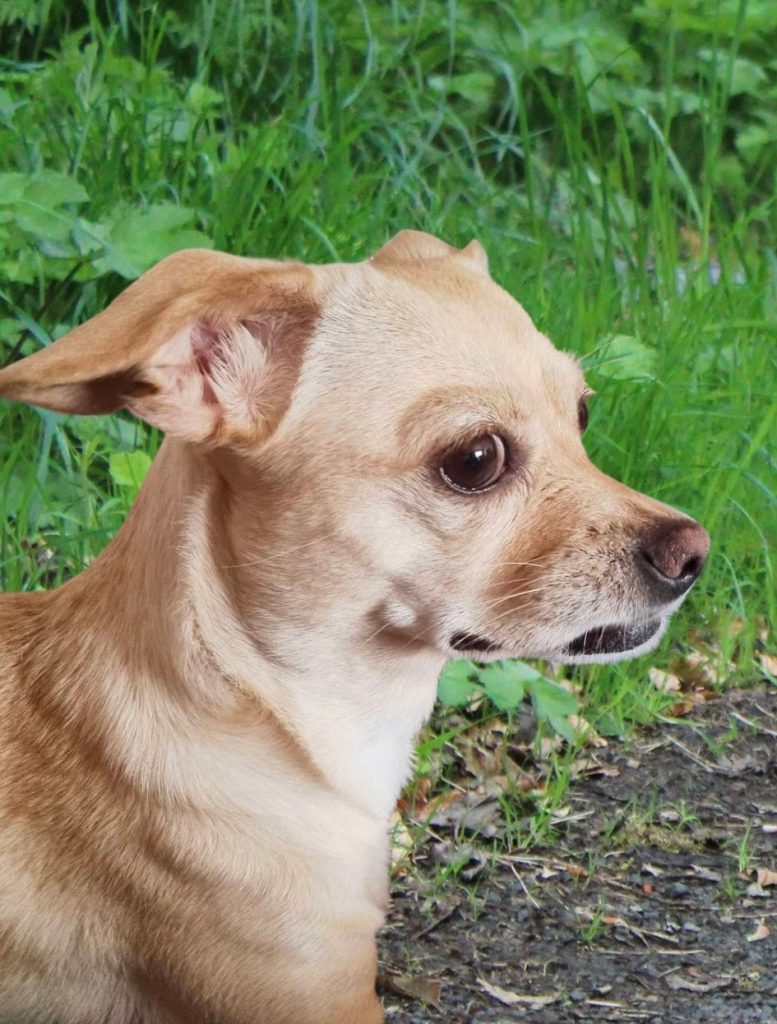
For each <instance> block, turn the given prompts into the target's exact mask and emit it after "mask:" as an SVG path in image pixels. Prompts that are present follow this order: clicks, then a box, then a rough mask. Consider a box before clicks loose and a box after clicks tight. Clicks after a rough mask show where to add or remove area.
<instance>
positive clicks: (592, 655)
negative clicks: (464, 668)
mask: <svg viewBox="0 0 777 1024" xmlns="http://www.w3.org/2000/svg"><path fill="white" fill-rule="evenodd" d="M665 621H666V620H665V619H663V618H655V619H647V620H645V621H643V622H637V623H631V624H629V625H627V624H624V623H612V624H611V625H607V626H596V627H595V628H593V629H588V630H586V632H585V633H581V634H580V635H579V636H576V637H575V638H574V640H570V642H569V643H568V644H566V645H565V646H563V647H561V648H560V649H557V650H556V651H555V652H554V653H531V654H529V653H528V652H527V653H525V654H524V655H521V654H520V653H511V649H510V647H509V645H508V646H507V647H505V645H504V643H503V642H501V641H498V640H493V639H491V638H489V637H485V636H482V635H481V634H478V633H465V632H459V633H454V634H453V635H452V636H451V637H450V639H449V640H448V646H449V647H450V649H451V650H452V651H456V652H457V653H458V654H461V655H463V656H464V657H469V658H475V660H478V659H479V658H483V659H484V660H490V657H494V656H497V657H498V656H500V655H499V654H498V652H500V651H501V652H503V653H502V654H501V656H502V657H522V656H523V657H544V658H546V659H548V660H550V661H559V662H563V661H568V662H570V663H575V662H577V663H580V662H587V661H620V660H621V659H622V658H628V657H634V656H636V655H638V654H641V653H643V651H644V650H649V649H650V648H652V647H653V646H655V641H657V640H658V638H659V637H660V635H661V633H662V632H663V628H664V625H665ZM489 656H490V657H489Z"/></svg>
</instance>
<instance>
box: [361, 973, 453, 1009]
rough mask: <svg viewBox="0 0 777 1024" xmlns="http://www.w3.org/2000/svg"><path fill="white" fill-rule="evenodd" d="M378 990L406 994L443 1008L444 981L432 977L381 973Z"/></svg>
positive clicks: (399, 994)
mask: <svg viewBox="0 0 777 1024" xmlns="http://www.w3.org/2000/svg"><path fill="white" fill-rule="evenodd" d="M377 987H378V991H379V992H381V993H383V994H385V995H393V996H404V998H405V999H414V1000H415V1001H416V1002H419V1003H427V1004H428V1005H429V1006H433V1007H434V1008H435V1009H436V1010H440V1009H442V1007H441V1005H440V997H441V996H442V982H441V981H437V980H435V979H432V978H420V977H415V976H414V975H412V974H398V975H394V974H380V975H378V982H377Z"/></svg>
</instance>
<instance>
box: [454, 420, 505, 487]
mask: <svg viewBox="0 0 777 1024" xmlns="http://www.w3.org/2000/svg"><path fill="white" fill-rule="evenodd" d="M506 464H507V451H506V448H505V443H504V441H503V440H502V438H501V437H499V435H498V434H483V435H482V437H476V438H475V439H474V440H472V441H469V442H467V444H464V445H462V446H461V447H460V448H454V449H453V450H452V451H449V452H448V454H447V455H446V456H445V458H444V459H443V460H442V463H441V465H440V474H441V475H442V478H443V480H444V481H445V483H446V484H447V485H448V486H449V487H452V488H453V490H454V491H484V490H486V488H487V487H492V486H493V485H494V484H495V483H496V482H497V480H498V479H499V478H500V477H501V476H502V474H503V473H504V471H505V467H506Z"/></svg>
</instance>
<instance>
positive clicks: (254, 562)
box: [219, 530, 339, 569]
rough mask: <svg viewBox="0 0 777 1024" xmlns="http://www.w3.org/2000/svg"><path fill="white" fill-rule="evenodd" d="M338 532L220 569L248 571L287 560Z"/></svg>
mask: <svg viewBox="0 0 777 1024" xmlns="http://www.w3.org/2000/svg"><path fill="white" fill-rule="evenodd" d="M338 532H339V531H337V530H332V532H331V533H327V534H324V535H323V537H315V538H314V539H313V540H309V541H306V542H305V543H304V544H298V545H296V546H295V547H291V548H285V549H284V550H283V551H273V552H272V554H270V555H265V556H263V557H262V558H255V559H250V560H249V561H247V562H235V563H234V564H230V563H226V564H223V565H220V566H219V568H220V569H249V568H253V567H256V566H260V565H265V564H267V563H272V562H277V561H280V560H281V559H283V558H288V556H289V555H294V554H296V553H297V552H299V551H304V550H305V549H306V548H311V547H314V546H315V545H316V544H323V543H325V542H326V541H328V540H332V538H333V537H336V536H337V534H338Z"/></svg>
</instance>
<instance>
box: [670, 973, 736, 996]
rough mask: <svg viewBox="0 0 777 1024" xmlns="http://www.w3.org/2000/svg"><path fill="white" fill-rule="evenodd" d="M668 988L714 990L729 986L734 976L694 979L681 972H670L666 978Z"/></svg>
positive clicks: (685, 990) (677, 990) (676, 990)
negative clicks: (706, 979) (685, 976)
mask: <svg viewBox="0 0 777 1024" xmlns="http://www.w3.org/2000/svg"><path fill="white" fill-rule="evenodd" d="M665 981H666V984H667V987H668V988H671V989H673V990H674V991H675V992H714V991H715V990H716V989H719V988H728V986H729V985H730V984H731V982H732V981H733V979H732V978H710V979H709V980H708V981H692V980H691V979H690V978H683V977H682V975H680V974H669V975H667V977H666V978H665Z"/></svg>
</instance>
